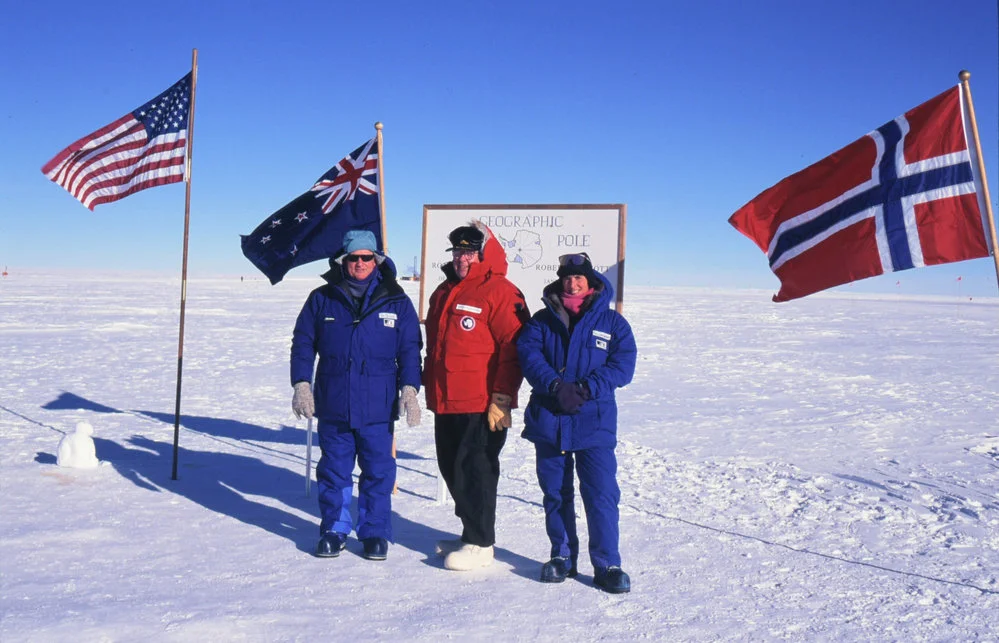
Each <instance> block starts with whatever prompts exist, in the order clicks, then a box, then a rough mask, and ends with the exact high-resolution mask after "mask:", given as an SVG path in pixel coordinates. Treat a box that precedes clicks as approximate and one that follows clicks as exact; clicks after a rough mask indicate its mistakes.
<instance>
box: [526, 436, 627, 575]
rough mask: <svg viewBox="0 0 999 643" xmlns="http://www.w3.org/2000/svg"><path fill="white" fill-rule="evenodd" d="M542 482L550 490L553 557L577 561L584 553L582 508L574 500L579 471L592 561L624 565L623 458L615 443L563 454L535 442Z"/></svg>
mask: <svg viewBox="0 0 999 643" xmlns="http://www.w3.org/2000/svg"><path fill="white" fill-rule="evenodd" d="M534 454H535V457H536V470H537V474H538V483H539V484H540V485H541V491H542V493H543V494H544V500H543V502H544V508H545V530H546V531H547V532H548V539H549V540H550V541H551V544H552V550H551V556H552V557H555V556H561V557H564V558H569V559H571V560H572V564H573V566H574V567H575V565H576V559H577V558H578V557H579V536H578V535H577V534H576V510H575V507H574V504H573V496H574V491H573V469H574V468H575V472H576V474H578V475H579V495H580V497H581V498H582V499H583V510H584V511H585V512H586V524H587V528H588V529H587V532H588V536H589V552H590V563H592V565H593V568H594V569H599V568H606V567H620V566H621V552H620V551H619V550H618V540H619V538H620V532H619V531H618V518H619V514H618V503H619V502H620V500H621V489H620V487H618V484H617V458H616V457H615V455H614V449H613V447H593V448H590V449H581V450H579V451H566V452H563V451H561V450H559V449H558V448H556V447H553V446H551V445H547V444H535V445H534Z"/></svg>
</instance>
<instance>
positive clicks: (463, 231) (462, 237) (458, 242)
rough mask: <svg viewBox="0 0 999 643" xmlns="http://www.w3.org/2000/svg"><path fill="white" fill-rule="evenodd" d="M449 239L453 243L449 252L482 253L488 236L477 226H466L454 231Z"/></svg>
mask: <svg viewBox="0 0 999 643" xmlns="http://www.w3.org/2000/svg"><path fill="white" fill-rule="evenodd" d="M447 239H448V241H450V242H451V247H450V248H448V251H451V250H475V251H476V252H480V251H481V250H482V243H483V242H484V241H485V240H486V235H485V234H483V232H482V230H479V229H478V228H476V227H475V226H471V225H465V226H461V227H460V228H455V229H454V230H452V231H451V234H449V235H448V236H447Z"/></svg>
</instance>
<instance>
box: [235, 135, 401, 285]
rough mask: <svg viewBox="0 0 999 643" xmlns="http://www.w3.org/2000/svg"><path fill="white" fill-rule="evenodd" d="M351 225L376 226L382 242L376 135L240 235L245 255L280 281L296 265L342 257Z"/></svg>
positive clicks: (364, 228) (361, 228)
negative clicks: (342, 246) (338, 255)
mask: <svg viewBox="0 0 999 643" xmlns="http://www.w3.org/2000/svg"><path fill="white" fill-rule="evenodd" d="M347 230H370V231H371V232H373V233H374V235H375V239H376V240H377V242H378V246H379V247H381V246H382V240H381V208H380V206H379V203H378V143H377V139H374V138H373V139H371V140H370V141H368V142H366V143H365V144H364V145H362V146H360V147H359V148H357V149H356V150H354V151H353V152H351V153H350V154H348V155H347V156H346V157H344V159H343V160H342V161H340V162H339V163H337V164H336V165H334V166H333V167H332V168H330V169H329V171H328V172H326V173H325V174H323V175H322V176H320V177H319V178H318V179H317V180H316V182H315V184H314V185H313V186H312V187H311V188H309V189H308V190H307V191H306V192H305V193H304V194H302V195H300V196H298V197H297V198H295V199H294V200H292V201H291V202H290V203H288V204H287V205H285V206H284V207H283V208H281V209H280V210H278V211H277V212H275V213H274V214H272V215H271V216H269V217H267V219H265V220H264V221H263V222H262V223H261V224H260V225H258V226H257V227H256V229H255V230H254V231H253V232H251V233H250V234H247V235H240V237H241V246H242V249H243V255H244V256H245V257H246V258H247V259H249V260H250V261H251V262H252V263H253V265H255V266H256V267H257V268H259V269H260V271H261V272H262V273H264V274H265V275H267V278H268V279H270V282H271V283H272V284H276V283H278V282H279V281H281V280H282V279H283V278H284V276H285V274H287V273H288V271H289V270H291V269H292V268H295V267H296V266H301V265H303V264H306V263H310V262H312V261H317V260H319V259H329V258H331V257H334V256H336V254H337V253H338V252H339V251H340V249H341V244H342V241H343V234H344V233H345V232H346V231H347Z"/></svg>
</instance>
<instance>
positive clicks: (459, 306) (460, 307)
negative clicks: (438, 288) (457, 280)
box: [454, 304, 482, 315]
mask: <svg viewBox="0 0 999 643" xmlns="http://www.w3.org/2000/svg"><path fill="white" fill-rule="evenodd" d="M454 309H455V310H461V311H464V312H466V313H475V314H476V315H478V314H480V313H481V312H482V309H481V308H479V307H478V306H469V305H468V304H456V305H455V307H454Z"/></svg>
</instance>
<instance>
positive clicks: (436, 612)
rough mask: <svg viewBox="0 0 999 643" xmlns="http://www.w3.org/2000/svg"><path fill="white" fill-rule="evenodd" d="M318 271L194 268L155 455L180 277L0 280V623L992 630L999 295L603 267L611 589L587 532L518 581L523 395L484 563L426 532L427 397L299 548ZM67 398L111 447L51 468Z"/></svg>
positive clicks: (379, 632)
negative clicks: (358, 503) (620, 338)
mask: <svg viewBox="0 0 999 643" xmlns="http://www.w3.org/2000/svg"><path fill="white" fill-rule="evenodd" d="M317 271H318V268H317ZM303 272H305V269H303ZM306 274H308V273H306ZM318 283H319V282H318V279H317V278H313V277H310V276H299V277H296V278H292V279H289V280H287V281H286V282H285V283H282V284H280V285H278V286H276V287H272V286H270V285H268V284H267V283H266V281H265V280H263V279H258V278H256V277H254V278H252V279H247V280H246V281H243V282H241V281H240V279H239V278H238V277H235V278H226V279H221V278H219V279H199V278H193V279H192V280H191V281H190V282H189V284H188V293H187V319H186V333H185V345H184V380H183V382H184V386H183V404H182V412H183V421H182V427H181V431H180V452H179V479H178V480H176V481H174V480H171V468H172V461H173V432H174V428H173V421H174V400H175V395H176V373H177V337H178V329H177V325H178V324H177V322H178V315H179V302H180V294H181V289H180V280H179V279H170V278H163V277H144V276H139V275H93V274H90V275H84V274H72V273H48V274H12V275H11V276H9V277H7V278H6V279H4V280H2V281H0V378H2V379H0V435H2V437H0V440H2V449H0V486H2V491H0V494H2V495H0V498H2V500H0V559H2V562H0V565H2V568H0V569H2V575H0V616H2V619H0V640H3V641H4V642H5V643H6V642H9V641H24V640H33V641H34V640H37V641H85V640H109V641H129V640H165V641H194V640H250V641H279V640H281V641H283V640H302V641H314V640H320V639H324V640H331V639H337V640H339V639H354V640H418V641H438V640H442V639H448V638H454V639H457V638H462V639H467V638H471V639H473V640H474V639H481V640H596V639H605V640H632V639H647V640H689V639H722V640H744V639H751V640H761V639H790V640H816V639H818V640H899V641H909V640H974V639H979V640H994V639H995V637H996V636H997V634H996V632H997V631H999V580H997V579H999V299H996V298H992V299H988V300H984V299H976V300H975V301H968V300H967V299H966V298H965V299H963V300H959V299H958V298H956V297H953V298H909V299H900V298H895V297H888V296H884V297H876V296H861V295H851V294H849V293H847V294H842V295H818V296H814V297H811V298H808V299H805V300H802V301H797V302H790V303H785V304H773V303H771V302H770V298H769V293H765V292H760V291H741V292H737V291H733V292H721V291H706V290H693V289H676V288H631V289H629V290H628V292H627V301H626V307H625V314H626V315H627V317H628V318H629V320H630V321H631V323H632V326H633V327H634V329H635V332H636V336H637V340H638V346H639V362H638V371H637V374H636V377H635V381H634V382H633V383H632V384H631V385H630V386H629V387H627V388H626V389H624V390H623V391H621V392H620V393H619V404H620V408H621V412H620V427H619V438H620V445H619V447H618V457H619V479H620V482H621V490H622V500H621V550H622V555H623V558H624V565H623V566H624V569H625V570H626V571H627V572H629V573H630V575H631V578H632V583H633V586H634V589H633V591H632V593H631V594H627V595H620V596H611V595H608V594H604V593H602V592H600V591H598V590H596V589H595V588H594V587H593V586H592V569H591V568H590V564H589V560H588V559H587V557H586V554H585V542H586V538H585V536H584V537H583V543H584V552H583V555H582V556H581V559H580V563H581V566H580V567H581V568H580V572H581V573H580V576H579V578H577V579H575V580H569V581H567V582H566V583H564V584H562V585H545V584H541V583H539V582H538V581H537V576H538V572H539V569H540V566H541V564H542V563H543V562H544V561H545V560H547V557H548V543H547V539H546V537H545V532H544V524H543V517H542V510H541V506H540V500H541V495H540V491H539V490H538V487H537V484H536V481H535V475H534V456H533V449H532V447H531V445H530V444H529V443H527V442H526V441H524V440H522V439H521V438H520V437H519V429H520V427H521V426H522V423H521V418H522V415H521V413H520V412H519V411H518V412H515V413H514V424H515V428H514V432H513V433H512V434H511V435H510V438H509V440H508V442H507V446H506V449H505V450H504V452H503V455H502V461H503V473H502V478H501V480H500V499H499V508H498V513H499V519H498V525H497V531H498V541H499V542H498V549H497V554H496V555H497V562H496V563H495V564H494V565H493V566H492V567H491V568H489V569H485V570H481V571H477V572H469V573H459V572H451V571H447V570H444V569H443V567H442V565H441V561H440V560H439V559H438V558H437V557H436V556H434V554H433V545H434V541H435V540H437V539H439V538H446V537H454V536H453V534H455V533H456V530H457V528H458V522H457V519H456V518H455V517H454V516H453V513H452V508H451V507H449V506H441V505H438V504H436V502H435V497H436V489H437V483H436V464H435V461H434V448H433V431H432V421H431V417H430V414H429V413H426V412H425V413H424V418H423V419H424V423H423V426H421V427H417V428H412V429H411V428H407V427H404V426H400V427H398V430H397V434H398V461H399V493H398V495H396V496H395V498H394V507H393V508H394V511H395V517H394V525H395V544H394V545H393V546H392V547H391V548H390V551H389V559H388V560H387V561H385V562H372V561H367V560H364V559H362V558H361V557H360V556H359V545H358V543H357V542H356V541H354V540H353V539H351V541H350V543H349V544H348V549H347V551H346V552H344V554H343V555H341V556H340V557H339V558H337V559H326V560H320V559H317V558H314V557H312V556H311V555H310V552H311V551H312V548H313V545H314V543H315V540H316V536H317V522H318V521H317V518H316V513H317V512H316V509H315V486H314V485H313V487H312V497H306V495H305V477H304V472H305V455H306V449H305V434H306V432H305V426H306V425H305V422H304V421H296V420H295V418H294V416H293V415H292V413H291V409H290V401H291V392H292V391H291V386H290V384H289V382H288V366H287V362H288V349H289V346H290V336H291V329H292V325H293V323H294V319H295V316H296V315H297V313H298V311H299V309H300V307H301V304H302V302H303V301H304V299H305V296H306V294H307V293H308V291H309V290H311V289H312V288H313V287H315V286H316V285H318ZM406 288H407V291H408V292H409V293H410V295H411V296H412V297H413V298H414V299H416V298H417V297H418V285H417V284H406ZM521 401H522V402H526V390H525V391H522V395H521ZM81 421H86V422H89V423H90V424H92V425H93V427H94V439H95V442H96V447H97V457H98V458H99V459H100V460H102V461H106V462H107V463H108V464H106V465H104V466H101V467H98V468H97V469H92V470H77V469H66V468H62V467H57V466H56V450H57V448H58V444H59V441H60V439H61V438H62V437H63V435H64V434H66V433H69V432H72V431H73V430H74V427H75V426H76V424H77V423H78V422H81ZM313 458H314V460H315V459H316V458H318V451H314V452H313ZM577 513H580V514H582V506H581V505H577ZM579 520H580V526H581V528H582V529H585V518H584V517H583V516H582V515H580V519H579Z"/></svg>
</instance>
